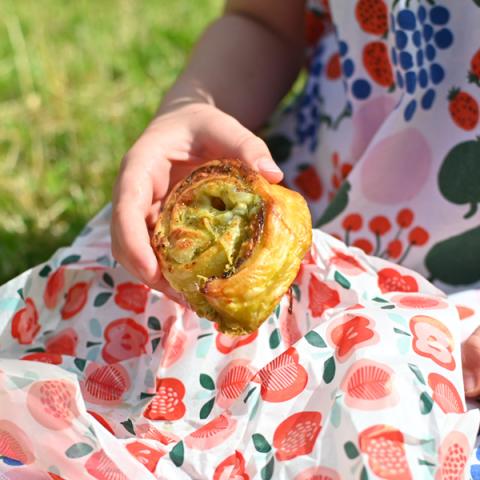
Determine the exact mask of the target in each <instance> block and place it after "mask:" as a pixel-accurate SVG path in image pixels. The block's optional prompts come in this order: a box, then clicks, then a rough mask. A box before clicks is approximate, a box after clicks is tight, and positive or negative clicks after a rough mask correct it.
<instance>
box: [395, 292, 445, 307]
mask: <svg viewBox="0 0 480 480" xmlns="http://www.w3.org/2000/svg"><path fill="white" fill-rule="evenodd" d="M390 300H391V301H392V303H395V304H396V305H397V306H399V307H403V308H413V309H421V308H427V309H441V308H448V304H447V302H446V301H445V300H443V299H442V298H439V297H435V296H432V295H426V294H422V293H407V294H402V295H395V296H393V297H390Z"/></svg>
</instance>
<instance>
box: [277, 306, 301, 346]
mask: <svg viewBox="0 0 480 480" xmlns="http://www.w3.org/2000/svg"><path fill="white" fill-rule="evenodd" d="M289 310H290V309H289V308H283V309H282V310H281V312H280V318H279V319H278V322H279V324H280V334H281V337H282V342H283V344H284V345H285V346H286V347H290V346H291V345H293V344H294V343H296V342H297V341H298V340H299V339H300V338H301V337H302V334H301V332H300V329H299V327H298V322H297V318H296V316H295V312H294V311H293V310H292V311H291V312H290V311H289Z"/></svg>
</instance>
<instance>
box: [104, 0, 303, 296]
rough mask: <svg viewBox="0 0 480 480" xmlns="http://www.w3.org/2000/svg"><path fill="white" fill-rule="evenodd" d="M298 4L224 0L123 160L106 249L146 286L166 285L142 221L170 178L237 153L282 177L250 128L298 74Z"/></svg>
mask: <svg viewBox="0 0 480 480" xmlns="http://www.w3.org/2000/svg"><path fill="white" fill-rule="evenodd" d="M303 9H304V2H303V0H288V1H282V2H279V1H277V0H261V1H257V2H254V1H252V0H230V1H228V2H227V6H226V11H225V15H224V16H223V17H221V18H220V19H219V20H218V21H217V22H216V23H214V24H213V25H212V26H211V27H210V28H209V29H208V30H207V31H206V32H205V34H204V35H203V37H202V38H201V40H200V41H199V43H198V45H197V47H196V49H195V51H194V52H193V55H192V58H191V60H190V62H189V64H188V66H187V67H186V69H185V71H184V73H183V74H182V75H181V76H180V77H179V79H178V81H177V82H176V83H175V85H174V86H173V87H172V89H171V90H170V91H169V92H168V94H167V95H166V96H165V98H164V100H163V102H162V105H161V107H160V110H159V114H158V116H157V117H156V118H155V119H154V120H153V121H152V123H151V124H150V125H149V126H148V128H147V129H146V130H145V132H144V133H143V134H142V136H141V137H140V138H139V139H138V140H137V142H136V143H135V144H134V145H133V147H132V148H131V149H130V151H129V152H128V153H127V155H126V156H125V158H124V159H123V162H122V166H121V170H120V173H119V176H118V179H117V183H116V186H115V190H114V196H113V213H112V227H111V231H112V251H113V254H114V256H115V258H116V259H117V260H118V261H119V262H120V263H122V265H123V266H124V267H126V268H127V269H128V270H129V271H130V272H131V273H132V274H134V275H135V276H137V277H138V278H140V279H141V280H143V281H144V282H145V283H147V284H148V285H151V286H153V287H154V288H157V289H159V290H164V291H165V290H166V285H165V281H164V280H163V278H162V276H161V273H160V269H159V266H158V262H157V260H156V258H155V255H154V253H153V250H152V248H151V247H150V239H149V233H148V228H147V227H150V228H151V227H152V225H153V223H154V222H155V220H156V217H157V216H158V211H159V207H160V202H161V199H162V198H163V197H164V196H165V194H166V192H167V191H168V189H169V186H170V185H172V184H173V183H175V182H176V181H178V180H179V179H180V178H181V177H182V176H184V175H185V174H186V173H188V170H191V169H192V168H193V166H194V165H196V164H197V165H198V162H199V161H202V160H208V159H213V158H226V157H231V158H240V159H241V160H243V161H245V162H246V163H247V164H248V165H250V166H251V167H252V168H254V169H256V170H259V171H260V172H261V173H262V174H263V175H264V176H265V177H266V178H267V179H268V180H269V181H271V182H278V181H280V179H281V178H282V173H281V172H280V170H279V169H278V167H277V166H276V165H275V163H274V162H273V160H272V158H271V155H270V153H269V151H268V148H267V146H266V145H265V143H264V142H263V141H262V140H261V139H260V138H258V137H257V136H255V135H254V134H253V133H252V132H251V131H250V130H249V129H255V128H257V127H259V126H260V125H261V124H262V123H263V122H264V121H265V120H266V118H267V117H268V115H269V114H270V113H271V112H272V110H273V109H274V108H275V106H276V104H277V103H278V101H279V100H280V99H281V98H282V96H283V95H284V94H285V93H286V92H287V90H288V88H289V87H290V85H291V84H292V82H293V81H294V79H295V77H296V76H297V75H298V71H299V69H300V65H301V62H302V59H303V28H304V27H303V15H304V11H303Z"/></svg>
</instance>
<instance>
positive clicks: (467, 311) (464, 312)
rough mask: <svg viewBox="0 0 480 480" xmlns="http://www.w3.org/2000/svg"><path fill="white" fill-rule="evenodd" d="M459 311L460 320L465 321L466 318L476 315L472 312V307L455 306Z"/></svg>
mask: <svg viewBox="0 0 480 480" xmlns="http://www.w3.org/2000/svg"><path fill="white" fill-rule="evenodd" d="M455 307H456V308H457V311H458V316H459V317H460V320H465V319H466V318H469V317H471V316H472V315H475V310H472V309H471V308H470V307H466V306H465V305H455Z"/></svg>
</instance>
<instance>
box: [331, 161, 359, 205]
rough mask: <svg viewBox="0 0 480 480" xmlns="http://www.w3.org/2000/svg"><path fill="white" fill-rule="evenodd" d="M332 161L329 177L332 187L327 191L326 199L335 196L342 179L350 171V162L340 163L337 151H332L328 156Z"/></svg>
mask: <svg viewBox="0 0 480 480" xmlns="http://www.w3.org/2000/svg"><path fill="white" fill-rule="evenodd" d="M330 161H331V163H332V167H333V172H332V177H331V179H330V184H331V187H332V189H331V190H330V191H329V192H328V199H329V200H330V201H331V200H333V198H334V197H335V195H336V193H337V191H338V189H339V188H340V187H341V185H342V183H343V181H344V180H345V179H346V178H347V177H348V175H349V173H350V172H351V171H352V168H353V166H352V164H351V163H348V162H344V163H342V161H341V160H340V155H339V154H338V152H333V153H332V156H331V157H330Z"/></svg>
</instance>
